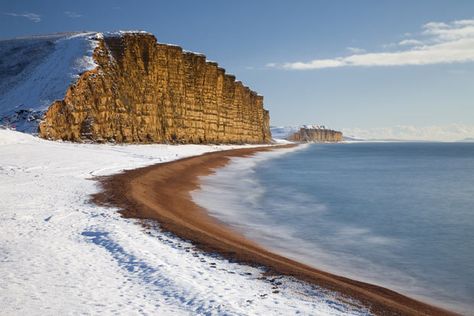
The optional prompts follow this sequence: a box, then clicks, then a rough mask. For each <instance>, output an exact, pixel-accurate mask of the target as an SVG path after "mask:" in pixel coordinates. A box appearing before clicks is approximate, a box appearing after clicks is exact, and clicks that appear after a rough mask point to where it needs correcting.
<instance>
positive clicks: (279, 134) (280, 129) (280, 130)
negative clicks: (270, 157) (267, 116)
mask: <svg viewBox="0 0 474 316" xmlns="http://www.w3.org/2000/svg"><path fill="white" fill-rule="evenodd" d="M298 130H299V127H294V126H270V131H271V132H272V137H273V138H274V139H281V140H283V139H286V138H288V137H289V136H290V135H292V134H294V133H296V132H297V131H298Z"/></svg>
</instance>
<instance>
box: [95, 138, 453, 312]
mask: <svg viewBox="0 0 474 316" xmlns="http://www.w3.org/2000/svg"><path fill="white" fill-rule="evenodd" d="M282 147H288V146H278V147H257V148H244V149H234V150H228V151H220V152H213V153H207V154H204V155H201V156H196V157H190V158H184V159H181V160H176V161H172V162H167V163H162V164H157V165H152V166H148V167H144V168H139V169H134V170H129V171H125V172H123V173H120V174H117V175H113V176H108V177H103V178H99V180H100V182H101V184H102V187H103V191H102V192H101V193H99V194H96V195H94V196H93V200H94V202H96V203H97V204H99V205H112V206H116V207H118V208H119V209H121V213H122V215H123V216H125V217H131V218H140V219H155V220H157V221H158V222H159V223H160V225H161V227H162V228H163V229H164V230H167V231H170V232H172V233H174V234H175V235H177V236H179V237H181V238H184V239H188V240H191V241H192V242H193V243H194V244H195V245H196V246H198V247H199V248H201V249H202V250H204V251H209V252H217V253H219V254H221V255H222V256H224V257H225V258H228V259H232V260H236V261H238V262H241V263H244V264H250V265H259V266H265V267H267V268H268V269H269V272H268V273H269V274H283V275H289V276H293V277H296V278H297V279H300V280H304V281H307V282H310V283H313V284H316V285H318V286H321V287H323V288H326V289H329V290H333V291H335V292H338V293H340V294H342V295H343V296H348V297H350V298H355V299H357V300H359V301H360V302H361V303H362V304H364V305H365V306H367V307H370V309H371V312H374V313H375V314H379V315H387V314H390V315H392V314H400V315H455V314H454V313H452V312H449V311H446V310H444V309H441V308H438V307H435V306H432V305H429V304H426V303H423V302H420V301H417V300H415V299H412V298H409V297H406V296H404V295H402V294H399V293H397V292H394V291H392V290H389V289H386V288H383V287H379V286H375V285H372V284H368V283H364V282H359V281H356V280H352V279H349V278H345V277H341V276H337V275H333V274H330V273H327V272H324V271H321V270H318V269H315V268H312V267H310V266H307V265H305V264H302V263H299V262H296V261H294V260H291V259H288V258H285V257H283V256H280V255H277V254H274V253H272V252H270V251H268V250H266V249H264V248H262V247H261V246H259V245H258V244H256V243H255V242H253V241H250V240H248V239H246V238H245V237H243V236H242V235H241V234H239V233H237V232H235V231H233V230H232V229H230V228H229V227H227V226H226V225H225V224H223V223H221V222H219V221H218V220H216V219H214V218H212V217H211V216H209V215H208V214H207V211H206V210H205V209H203V208H201V207H200V206H198V205H197V204H195V203H194V202H193V200H192V199H191V195H190V192H191V191H193V190H195V189H197V188H198V187H199V177H200V176H205V175H209V174H211V173H212V172H213V170H214V169H216V168H220V167H223V166H225V165H226V164H227V163H228V162H229V160H230V158H231V157H248V156H251V155H252V154H254V153H256V152H259V151H270V150H274V149H276V148H282Z"/></svg>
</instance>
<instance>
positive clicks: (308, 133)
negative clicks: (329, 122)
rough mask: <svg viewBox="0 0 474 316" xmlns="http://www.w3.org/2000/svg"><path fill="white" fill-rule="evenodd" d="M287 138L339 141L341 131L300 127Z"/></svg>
mask: <svg viewBox="0 0 474 316" xmlns="http://www.w3.org/2000/svg"><path fill="white" fill-rule="evenodd" d="M288 140H290V141H295V142H305V143H307V142H341V141H342V140H343V137H342V133H341V132H339V131H334V130H331V129H326V128H314V127H302V128H300V129H299V130H298V131H297V132H295V133H293V134H291V135H290V136H289V137H288Z"/></svg>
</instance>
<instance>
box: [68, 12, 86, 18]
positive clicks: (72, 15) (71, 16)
mask: <svg viewBox="0 0 474 316" xmlns="http://www.w3.org/2000/svg"><path fill="white" fill-rule="evenodd" d="M64 14H65V15H66V16H68V17H70V18H72V19H77V18H80V17H82V14H79V13H76V12H73V11H64Z"/></svg>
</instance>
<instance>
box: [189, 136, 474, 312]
mask: <svg viewBox="0 0 474 316" xmlns="http://www.w3.org/2000/svg"><path fill="white" fill-rule="evenodd" d="M201 180H202V184H201V188H200V189H199V190H197V191H194V192H192V197H193V199H194V201H195V202H196V203H198V204H199V205H201V206H203V207H205V208H206V209H207V210H208V211H209V213H210V214H211V215H212V216H214V217H216V218H217V219H219V220H220V221H222V222H224V223H226V224H227V225H229V226H230V227H232V228H233V229H234V230H237V231H239V232H241V233H242V234H243V235H245V236H246V237H248V238H249V239H252V240H254V241H256V242H258V243H260V244H261V245H262V246H264V247H266V248H267V249H270V250H272V251H274V252H276V253H279V254H282V255H284V256H286V257H289V258H292V259H295V260H297V261H300V262H303V263H306V264H309V265H311V266H313V267H316V268H318V269H322V270H325V271H328V272H332V273H335V274H338V275H343V276H347V277H350V278H353V279H357V280H360V281H365V282H369V283H372V284H377V285H380V286H383V287H387V288H390V289H392V290H395V291H398V292H400V293H403V294H406V295H408V296H410V297H414V298H417V299H420V300H422V301H425V302H428V303H432V304H435V305H438V306H441V307H445V308H448V309H450V310H453V311H456V312H460V313H462V314H466V315H474V143H441V142H353V143H337V144H305V145H300V146H298V147H295V148H289V149H279V150H275V151H271V152H261V153H258V154H256V155H255V156H253V157H251V158H233V159H232V161H231V163H230V164H229V165H228V166H227V167H224V168H221V169H217V170H215V172H214V173H213V174H212V175H210V176H206V177H203V178H202V179H201Z"/></svg>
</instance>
